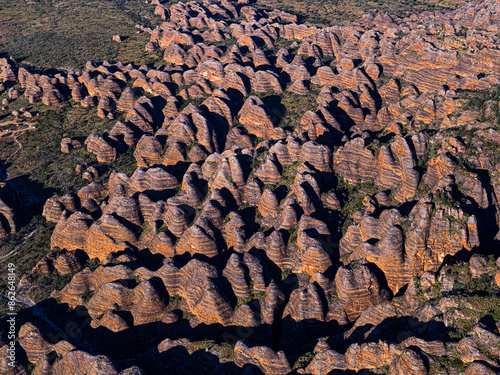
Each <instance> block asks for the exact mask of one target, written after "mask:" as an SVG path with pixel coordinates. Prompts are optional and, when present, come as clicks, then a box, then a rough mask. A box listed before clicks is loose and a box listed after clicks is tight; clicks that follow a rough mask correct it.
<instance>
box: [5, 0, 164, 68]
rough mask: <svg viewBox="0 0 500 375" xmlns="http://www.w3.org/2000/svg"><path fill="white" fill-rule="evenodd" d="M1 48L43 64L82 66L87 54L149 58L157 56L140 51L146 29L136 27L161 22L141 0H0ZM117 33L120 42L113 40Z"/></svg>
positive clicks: (146, 61) (94, 57) (138, 61)
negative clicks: (2, 42) (139, 29)
mask: <svg viewBox="0 0 500 375" xmlns="http://www.w3.org/2000/svg"><path fill="white" fill-rule="evenodd" d="M0 9H2V12H1V14H0V35H1V36H2V37H3V39H4V42H6V43H5V44H3V45H2V49H1V50H0V52H4V53H6V54H9V55H11V56H13V57H14V58H16V59H18V60H22V61H24V62H26V63H28V62H29V63H30V64H32V65H35V66H38V67H44V68H58V67H70V68H74V69H82V68H83V66H84V65H85V63H86V62H87V61H89V60H93V61H104V60H107V61H117V60H120V61H124V62H135V63H136V64H139V65H141V64H150V63H151V64H152V63H155V62H157V61H158V60H159V58H161V55H159V54H158V53H156V52H153V53H146V52H144V45H145V44H146V43H147V42H148V41H149V38H150V36H149V34H147V33H139V34H138V33H137V31H138V29H136V28H135V25H136V24H141V25H144V26H147V27H154V25H156V24H158V23H160V22H161V19H160V18H159V17H157V16H155V15H154V6H152V5H148V4H147V3H145V2H144V1H142V0H128V1H122V0H90V1H85V0H37V1H31V2H18V1H11V0H0ZM113 35H120V36H121V38H122V43H117V42H115V41H113V40H112V37H113Z"/></svg>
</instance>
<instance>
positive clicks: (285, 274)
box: [281, 270, 293, 280]
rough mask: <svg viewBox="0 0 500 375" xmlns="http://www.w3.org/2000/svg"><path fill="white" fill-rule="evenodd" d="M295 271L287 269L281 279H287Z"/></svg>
mask: <svg viewBox="0 0 500 375" xmlns="http://www.w3.org/2000/svg"><path fill="white" fill-rule="evenodd" d="M292 273H293V272H292V271H291V270H286V271H283V272H281V280H286V279H288V276H290V275H291V274H292Z"/></svg>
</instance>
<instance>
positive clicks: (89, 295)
mask: <svg viewBox="0 0 500 375" xmlns="http://www.w3.org/2000/svg"><path fill="white" fill-rule="evenodd" d="M93 295H94V291H93V290H86V291H85V292H83V293H82V294H81V296H80V297H82V299H83V300H84V301H85V302H88V301H90V299H91V298H92V296H93Z"/></svg>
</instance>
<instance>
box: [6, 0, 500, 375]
mask: <svg viewBox="0 0 500 375" xmlns="http://www.w3.org/2000/svg"><path fill="white" fill-rule="evenodd" d="M155 5H156V10H155V13H156V14H157V15H159V16H160V17H162V18H163V19H164V20H165V22H164V23H162V24H161V25H160V26H158V27H156V28H155V29H154V30H151V29H146V28H144V30H145V32H149V33H150V34H151V38H150V41H149V42H148V43H147V45H146V46H145V49H146V51H148V52H151V51H155V50H159V49H160V50H163V51H164V58H163V61H162V63H163V64H162V65H158V66H157V67H156V68H152V67H148V66H140V67H137V66H134V65H132V64H128V65H124V64H122V63H120V62H118V63H108V62H104V63H102V64H100V65H99V64H95V63H93V62H89V63H88V64H87V66H86V67H85V69H84V70H83V71H79V72H61V73H59V74H55V75H40V74H34V73H30V72H29V71H28V70H27V69H24V68H19V69H18V68H16V66H15V65H14V64H10V63H9V62H8V61H5V62H4V63H2V64H1V72H0V79H3V85H4V86H3V87H2V88H1V89H2V90H5V89H6V88H7V87H8V86H9V85H11V84H12V83H14V82H19V84H20V87H21V89H20V90H16V91H17V94H16V95H24V96H26V97H28V98H29V100H30V101H31V102H36V101H42V102H43V103H44V104H46V105H56V104H57V103H59V102H61V101H63V100H73V101H74V102H77V103H79V104H80V105H82V106H83V107H96V110H97V113H98V115H99V116H100V117H102V118H108V119H115V118H116V117H117V116H118V115H120V113H122V114H124V117H123V121H116V123H115V124H114V126H113V127H112V128H111V129H109V130H108V131H105V132H104V133H102V134H97V133H93V134H89V135H88V137H87V138H86V140H85V142H84V145H85V147H86V149H87V151H88V152H90V153H93V154H95V155H96V159H97V162H98V163H103V164H104V163H109V162H111V161H114V160H115V159H117V158H120V157H122V156H121V154H122V153H123V152H125V151H126V150H127V149H129V148H133V150H134V152H133V155H134V158H135V160H136V162H137V169H136V170H135V172H134V173H133V174H131V175H127V174H125V173H122V172H121V171H119V170H118V171H113V172H112V173H111V175H110V177H109V179H108V180H107V181H101V182H91V183H89V184H88V185H86V186H84V187H83V188H81V189H79V190H78V191H76V192H74V193H71V194H66V195H62V196H58V195H55V196H53V197H51V198H50V199H48V200H47V202H46V203H45V206H44V208H43V216H44V217H45V218H46V219H47V220H48V221H51V222H54V223H56V226H55V229H54V232H53V234H52V237H51V247H52V248H53V249H54V250H58V249H59V250H62V251H61V252H56V253H53V254H50V255H49V256H47V257H45V258H44V259H42V261H41V262H40V263H39V264H38V265H37V267H36V268H35V270H34V271H33V272H32V274H31V275H30V276H29V277H28V278H27V279H26V280H25V284H24V285H25V286H26V285H28V287H29V285H30V284H31V283H36V280H38V279H39V278H41V277H44V276H50V275H51V273H52V272H58V273H59V274H62V275H72V280H71V282H69V284H67V285H66V286H65V287H64V288H63V289H62V290H60V291H56V292H54V293H53V294H52V297H53V298H54V299H55V300H56V301H57V303H58V304H64V305H67V306H69V307H71V308H72V309H75V311H76V310H78V311H83V316H84V317H85V319H84V323H82V327H81V328H82V337H79V338H78V340H77V339H75V338H74V337H67V336H61V337H60V339H54V338H53V337H52V338H51V337H48V336H47V334H46V332H45V330H48V329H49V328H48V327H42V325H40V326H38V325H36V324H34V323H32V322H28V323H25V324H24V325H23V326H22V327H21V328H20V331H19V338H20V339H19V344H20V346H21V347H22V348H23V350H24V352H25V353H26V358H27V361H28V362H30V363H31V364H33V365H34V366H35V372H36V373H40V374H41V373H56V374H59V373H60V374H66V373H78V371H80V372H83V373H106V374H108V373H109V374H114V373H118V372H119V371H123V372H122V373H128V374H141V373H145V372H147V373H162V370H161V369H160V367H161V368H163V369H167V370H169V371H172V372H173V373H182V372H187V373H190V372H191V373H200V372H204V373H221V372H227V373H233V372H238V371H239V370H238V368H239V367H243V368H244V371H248V373H259V372H264V373H266V374H286V373H289V372H291V371H292V370H293V361H292V359H297V357H298V356H300V355H302V354H304V353H306V352H310V353H311V358H312V361H310V364H309V365H308V366H307V367H305V368H302V369H300V370H298V371H299V372H300V373H308V374H326V373H331V372H332V371H333V372H332V373H345V374H347V373H350V372H349V371H361V370H368V371H372V370H376V369H380V368H383V367H387V368H388V371H389V372H388V373H390V374H428V373H436V374H437V373H438V372H432V371H433V370H432V369H434V368H437V367H439V363H438V361H437V359H436V357H440V358H452V357H455V356H457V355H458V356H460V358H461V362H463V363H465V364H467V366H468V367H467V369H466V370H465V371H466V372H465V373H466V374H480V373H492V374H493V373H496V372H495V370H494V368H497V367H498V365H499V363H498V362H496V361H495V360H494V358H495V355H497V354H494V353H493V354H494V355H492V356H485V355H484V353H482V352H481V351H480V350H479V348H480V347H481V346H485V345H488V346H492V347H493V346H495V345H496V346H495V348H497V347H498V343H499V342H500V336H499V335H498V333H496V332H498V328H491V327H489V326H487V325H485V324H483V323H482V322H478V320H479V319H476V321H474V324H475V323H477V324H476V325H474V327H473V333H474V334H470V335H467V336H466V337H464V338H462V339H461V340H460V341H459V342H458V343H446V345H445V344H444V343H443V341H445V340H444V339H442V337H441V336H439V335H437V336H436V335H434V334H429V335H427V336H425V335H419V334H415V333H414V332H412V330H418V329H420V326H418V327H417V326H416V325H413V326H412V322H415V321H417V322H418V324H424V325H426V326H427V327H430V326H432V324H436V325H439V324H441V325H442V327H441V326H440V329H441V330H445V329H447V328H450V329H452V328H456V326H457V324H458V323H457V322H459V320H460V319H462V318H463V317H462V318H460V317H459V316H456V314H455V315H453V311H455V310H453V311H451V308H452V307H453V308H454V309H456V308H457V306H458V302H457V303H455V304H453V303H451V302H450V298H452V297H448V296H447V297H443V298H442V299H440V300H439V301H438V302H436V301H435V300H433V299H432V293H431V292H429V291H428V290H429V289H430V290H431V291H432V290H433V289H432V288H433V285H436V288H438V285H439V287H440V288H443V290H446V291H447V292H452V291H453V285H454V284H455V283H456V284H457V285H459V284H461V282H460V281H459V280H458V279H457V278H455V279H451V278H449V277H448V276H447V275H446V274H445V272H444V271H443V270H444V268H443V263H444V262H445V260H447V259H450V258H453V257H454V256H458V255H460V254H469V256H470V253H471V252H479V251H484V252H489V251H490V249H491V246H493V245H492V244H494V241H495V239H496V236H497V232H498V225H499V223H500V221H499V220H498V214H497V211H498V208H499V205H498V201H497V197H496V195H497V192H498V191H499V190H498V189H499V188H500V180H499V177H500V176H499V175H498V173H497V172H496V170H495V166H494V165H493V164H492V161H491V158H489V157H488V155H487V154H485V153H481V152H480V153H473V154H471V153H469V152H468V150H467V148H468V147H470V145H467V146H466V145H465V144H464V142H465V141H464V140H463V139H460V137H453V136H451V135H449V134H448V133H446V129H454V128H456V127H457V126H464V127H465V126H467V128H468V130H475V129H480V130H479V131H480V132H481V134H480V137H482V138H481V139H482V141H479V143H477V147H478V148H479V149H480V148H481V145H484V144H485V142H486V141H494V140H498V139H500V137H498V134H496V131H495V130H494V129H493V128H494V126H495V125H498V124H493V123H488V122H487V121H484V116H483V115H482V114H481V113H480V112H479V111H477V110H470V109H469V110H465V100H464V99H463V97H462V96H461V95H460V91H459V90H464V89H466V90H485V89H488V88H491V87H494V85H497V84H500V74H499V73H498V72H499V70H498V68H499V67H500V52H499V50H498V48H497V47H496V44H495V43H496V39H495V38H496V35H497V33H498V29H499V27H500V23H499V19H500V18H499V17H498V15H499V14H500V7H499V6H498V5H497V4H496V3H495V2H494V1H486V2H483V3H480V4H479V3H478V4H472V5H466V6H465V7H464V8H461V9H459V10H457V11H454V12H449V13H439V12H435V13H425V14H422V15H420V16H412V17H409V18H407V19H400V20H394V19H392V18H391V17H390V16H388V15H383V14H373V15H367V16H366V17H363V18H362V19H361V20H360V21H359V22H357V23H356V24H353V25H348V26H335V27H325V28H320V27H308V26H306V25H299V24H297V18H296V17H295V16H293V15H290V14H287V13H285V12H281V11H276V10H274V11H266V10H262V9H257V8H254V7H251V6H249V5H248V4H247V3H246V2H245V1H239V2H238V3H236V2H230V1H227V0H223V1H213V2H212V1H203V2H201V3H200V2H194V1H191V2H186V3H183V2H181V3H177V4H173V5H171V6H170V7H166V6H164V5H161V4H158V2H156V4H155ZM464 30H466V32H464ZM464 33H465V34H464ZM283 45H284V46H287V47H288V48H284V47H283V48H278V46H283ZM13 96H15V95H14V93H13ZM285 96H288V97H291V98H297V100H299V98H300V97H305V96H307V97H310V98H311V99H312V100H311V102H312V103H314V106H313V107H312V108H304V110H303V113H301V114H300V116H299V118H298V119H297V120H296V121H295V122H294V123H292V124H290V123H286V124H284V123H283V117H284V116H285V115H286V108H285V109H283V108H277V107H276V103H277V102H276V97H278V103H281V101H284V99H283V98H284V97H285ZM271 99H272V100H271ZM488 105H489V107H488V108H487V111H489V113H490V115H491V114H494V113H496V112H495V111H497V110H498V102H491V103H489V104H488ZM494 106H497V108H496V109H494V108H493V107H494ZM94 110H95V109H94ZM487 111H486V112H487ZM486 115H487V113H486ZM486 118H488V116H486ZM429 129H431V130H432V132H430V131H428V130H429ZM477 134H478V135H479V133H477ZM481 142H482V143H481ZM77 147H82V142H81V141H80V140H78V139H71V138H63V139H62V140H61V151H62V152H64V153H70V152H71V150H72V149H74V148H77ZM464 160H466V162H464ZM481 170H487V171H489V172H490V173H489V174H488V178H484V174H483V173H482V172H481ZM96 175H97V173H96ZM353 203H355V204H353ZM0 211H2V210H1V207H0ZM4 211H5V210H4ZM4 211H2V214H3V215H4V216H5V218H6V219H7V221H9V218H10V217H11V216H12V215H11V213H9V212H7V211H8V210H7V211H6V212H4ZM9 223H10V221H9ZM347 223H349V224H351V225H347ZM2 224H3V221H2ZM9 225H10V224H9ZM343 225H344V230H343V231H342V230H341V229H339V228H341V227H342V226H343ZM11 228H12V227H11ZM14 228H15V227H14ZM5 232H8V231H6V230H5ZM81 251H83V254H84V255H82V253H81ZM490 252H491V251H490ZM85 258H90V259H93V258H98V259H99V260H100V262H101V265H100V266H99V267H97V269H95V270H91V269H90V268H86V267H85V266H84V261H82V259H85ZM486 263H487V261H486V260H485V259H483V258H481V257H476V258H474V259H473V260H471V263H470V269H469V270H468V271H467V272H469V273H470V277H471V278H473V279H474V278H480V277H485V276H487V277H490V278H491V280H489V281H490V282H491V283H492V284H493V285H495V286H494V287H495V288H497V286H496V284H494V281H493V277H494V276H495V275H498V271H497V269H498V266H496V265H495V266H491V265H490V266H485V264H486ZM498 278H499V279H500V276H498ZM450 285H451V287H450ZM419 293H420V294H423V295H424V296H427V297H428V298H427V305H425V307H424V308H423V309H422V306H420V305H419V304H417V303H416V299H417V296H420V294H419ZM395 296H398V297H395ZM446 298H448V299H446ZM441 301H443V302H441ZM447 303H448V305H447ZM471 310H472V309H471ZM67 319H69V320H71V319H76V318H75V317H71V315H70V316H68V317H67ZM471 319H472V318H471ZM49 325H50V324H49ZM443 327H444V328H443ZM417 328H418V329H417ZM429 329H431V328H429ZM495 330H496V331H495ZM396 331H399V332H400V333H401V335H404V337H403V336H401V337H398V338H394V337H392V336H391V334H392V333H393V332H396ZM417 333H418V332H417ZM420 333H421V332H420ZM438 336H439V337H438ZM138 337H139V338H140V340H139V339H137V338H138ZM166 337H168V338H166ZM0 338H1V339H2V340H3V333H2V335H1V337H0ZM207 338H210V339H213V340H214V342H216V343H221V342H224V341H225V342H228V340H229V341H231V343H232V345H233V346H234V349H232V352H231V356H230V357H231V358H225V357H224V354H221V353H222V349H221V347H219V346H218V344H214V343H208V342H205V343H204V344H203V345H202V346H200V341H202V340H203V339H207ZM228 338H229V339H228ZM2 343H3V341H2ZM4 348H5V346H4ZM200 348H202V349H206V350H203V351H201V354H200V350H197V349H200ZM476 349H477V350H476ZM495 350H497V349H495ZM2 351H3V352H4V351H5V349H2ZM97 353H100V354H97ZM101 353H104V354H101ZM137 353H141V354H140V355H137ZM495 353H496V352H495ZM130 358H134V359H133V360H131V361H129V360H130ZM176 358H177V359H176ZM311 358H310V359H311ZM492 358H493V359H492ZM56 359H57V360H56ZM122 359H127V360H126V361H122V362H120V360H122ZM155 364H158V365H157V366H155ZM0 366H1V367H0V368H1V370H2V371H6V373H9V371H8V370H9V368H8V367H7V364H6V361H5V359H2V362H1V365H0ZM158 366H159V367H158ZM200 369H203V370H200ZM18 370H19V371H23V370H21V369H15V370H14V369H12V371H11V372H10V373H17V372H16V371H18ZM337 371H338V372H337ZM439 373H443V372H439Z"/></svg>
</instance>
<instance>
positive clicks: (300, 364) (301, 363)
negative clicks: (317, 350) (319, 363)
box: [293, 352, 314, 370]
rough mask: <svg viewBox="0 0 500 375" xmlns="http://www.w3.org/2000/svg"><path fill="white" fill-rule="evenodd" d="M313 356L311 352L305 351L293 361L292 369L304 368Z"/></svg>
mask: <svg viewBox="0 0 500 375" xmlns="http://www.w3.org/2000/svg"><path fill="white" fill-rule="evenodd" d="M313 358H314V353H313V352H307V353H305V354H303V355H302V356H300V357H299V358H298V359H297V360H296V361H295V363H294V365H293V369H294V370H296V369H299V368H305V367H306V366H307V365H308V364H309V363H311V361H312V360H313Z"/></svg>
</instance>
